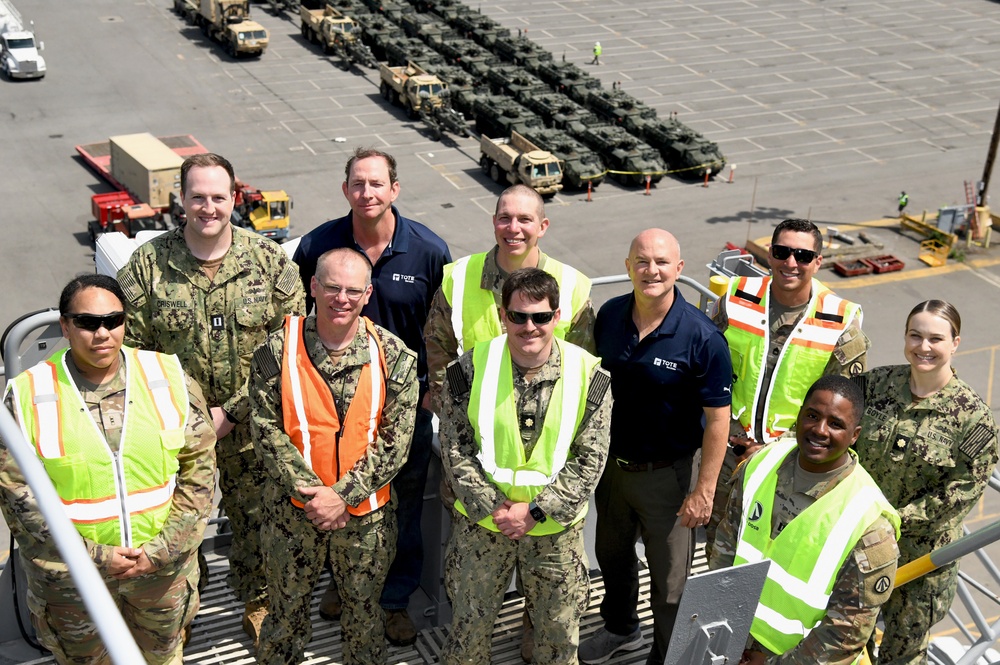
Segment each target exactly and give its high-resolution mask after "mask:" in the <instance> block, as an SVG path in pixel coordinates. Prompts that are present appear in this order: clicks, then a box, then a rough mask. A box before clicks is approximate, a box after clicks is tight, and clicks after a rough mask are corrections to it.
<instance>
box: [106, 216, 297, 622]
mask: <svg viewBox="0 0 1000 665" xmlns="http://www.w3.org/2000/svg"><path fill="white" fill-rule="evenodd" d="M118 281H119V283H121V285H122V288H123V289H124V290H125V295H126V297H127V298H128V301H129V302H127V303H126V309H127V311H128V316H129V318H128V322H127V324H126V328H125V342H126V343H127V344H131V345H133V346H136V347H139V348H142V349H151V350H154V351H161V352H164V353H175V354H177V356H178V357H179V358H180V359H181V365H182V366H183V367H184V370H185V371H186V372H188V373H189V374H190V375H191V376H192V377H193V378H194V379H195V380H196V381H197V382H198V383H199V385H201V387H202V389H203V390H204V391H205V397H206V399H207V400H208V405H209V406H210V407H215V406H221V407H222V408H223V409H224V410H225V411H226V413H227V414H229V415H230V417H231V419H232V420H234V421H236V426H235V427H234V428H233V431H232V432H231V433H230V434H229V435H228V436H226V437H224V438H223V439H222V440H221V441H219V447H218V458H219V489H220V490H221V492H222V502H221V504H220V505H221V508H222V509H223V510H224V511H225V513H226V515H228V516H229V523H230V525H231V526H232V530H233V542H232V547H231V549H230V554H229V563H230V574H229V580H228V581H229V584H230V586H232V587H233V589H234V590H235V591H236V594H237V596H238V597H239V598H240V599H241V600H243V601H246V602H254V601H261V600H263V599H264V598H265V597H266V593H267V592H266V587H265V581H264V571H263V560H262V558H261V555H260V519H261V516H260V507H259V502H260V494H259V490H260V485H261V483H262V481H263V472H262V470H261V468H260V464H259V462H258V460H257V458H256V455H255V453H254V450H253V441H252V440H251V438H250V427H249V425H248V424H247V421H248V419H249V417H250V409H249V404H248V403H247V400H246V388H245V383H246V380H247V374H248V371H249V368H250V357H251V355H252V354H253V352H254V349H256V348H257V347H258V346H259V345H260V344H261V343H262V342H263V341H264V340H265V338H266V336H267V334H268V333H269V332H271V331H272V330H276V329H278V328H279V327H280V326H281V323H282V321H283V320H284V317H285V315H287V314H303V313H304V310H305V296H304V294H303V291H302V283H301V282H300V281H299V273H298V268H296V267H295V264H294V263H293V262H292V261H291V260H289V259H288V256H287V255H286V254H285V252H284V250H282V249H281V247H280V246H279V245H278V244H277V243H275V242H274V241H272V240H268V239H267V238H264V237H262V236H260V235H258V234H256V233H253V232H251V231H246V230H244V229H240V228H237V227H235V226H234V227H233V244H232V247H230V249H229V252H228V253H227V254H226V256H225V258H224V260H223V262H222V265H221V266H220V267H219V271H218V273H217V274H216V275H215V278H214V279H213V280H211V281H210V280H209V279H208V277H206V276H205V274H204V272H203V271H202V268H201V265H200V264H199V263H198V260H197V259H195V258H194V256H192V255H191V252H190V251H189V250H188V248H187V244H186V243H185V242H184V234H183V230H182V229H175V230H174V231H170V232H168V233H165V234H164V235H162V236H159V237H157V238H155V239H153V240H151V241H150V242H147V243H145V244H143V245H141V246H140V247H139V248H138V249H137V250H136V251H135V253H134V254H133V255H132V257H131V258H130V259H129V262H128V264H127V265H126V266H125V267H124V268H122V269H121V271H119V273H118Z"/></svg>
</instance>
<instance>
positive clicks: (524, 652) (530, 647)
mask: <svg viewBox="0 0 1000 665" xmlns="http://www.w3.org/2000/svg"><path fill="white" fill-rule="evenodd" d="M521 626H522V627H523V628H524V632H523V633H522V634H521V660H523V661H524V662H526V663H530V662H531V659H532V658H534V656H535V625H534V624H533V623H531V615H530V614H528V610H525V611H524V615H523V616H522V617H521Z"/></svg>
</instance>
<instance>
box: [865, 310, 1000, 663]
mask: <svg viewBox="0 0 1000 665" xmlns="http://www.w3.org/2000/svg"><path fill="white" fill-rule="evenodd" d="M961 327H962V320H961V318H960V317H959V314H958V311H957V310H956V309H955V308H954V307H953V306H952V305H951V304H949V303H947V302H944V301H942V300H927V301H925V302H922V303H920V304H919V305H917V306H916V307H914V308H913V310H912V311H911V312H910V315H909V316H908V317H907V319H906V329H905V332H904V344H903V355H904V356H905V357H906V360H907V362H908V364H906V365H895V366H888V367H877V368H875V369H873V370H871V371H869V372H867V373H865V374H862V375H861V376H860V377H858V378H857V379H856V380H858V381H860V382H861V384H862V386H863V388H864V391H865V405H866V407H865V415H864V418H863V419H862V423H861V427H862V430H861V436H860V438H859V439H858V441H857V443H856V444H855V448H856V450H857V453H858V458H859V460H860V462H861V464H862V465H863V466H864V467H865V468H866V469H867V470H868V472H869V473H870V474H871V476H872V478H874V479H875V482H877V483H878V485H879V487H880V488H881V489H882V492H883V493H884V494H885V496H886V498H887V499H888V500H889V502H890V503H892V505H893V506H895V507H896V510H898V511H899V516H900V518H901V519H902V525H901V527H900V532H901V536H900V539H899V551H900V557H899V564H900V565H901V566H902V565H903V564H905V563H909V562H910V561H913V560H915V559H917V558H919V557H921V556H922V555H924V554H927V553H929V552H931V551H933V550H935V549H938V548H939V547H941V546H943V545H945V544H947V543H950V542H951V541H953V540H955V539H956V538H959V537H961V535H962V521H963V520H964V519H965V516H966V515H967V514H968V512H969V510H970V509H971V508H972V506H973V505H975V504H976V502H977V501H979V498H980V497H981V496H982V494H983V490H984V489H985V488H986V484H987V482H988V481H989V478H990V474H991V473H992V472H993V467H994V466H995V465H996V463H997V459H998V450H997V425H996V422H995V421H994V420H993V414H992V412H991V411H990V408H989V406H988V405H987V404H986V403H985V402H983V400H982V399H981V398H980V397H979V395H977V394H976V392H975V391H974V390H973V389H972V388H971V387H970V386H969V385H968V384H967V383H965V382H964V381H962V380H961V379H959V378H958V376H957V375H956V373H955V370H954V369H953V368H952V366H951V360H952V357H954V355H955V352H956V350H957V349H958V343H959V339H960V338H959V333H960V332H961ZM957 574H958V564H957V563H955V564H952V565H950V566H945V567H944V568H940V569H938V570H936V571H934V572H932V573H930V574H927V575H925V576H923V577H920V578H918V579H916V580H914V581H912V582H910V583H908V584H906V585H905V586H902V587H899V588H898V589H896V590H894V591H893V593H892V596H891V597H890V599H889V600H888V602H886V603H885V604H884V605H883V606H882V618H883V620H884V621H885V626H886V628H885V633H884V635H883V637H882V643H881V645H880V647H879V657H878V662H883V663H887V662H894V663H896V662H899V663H904V662H905V663H910V662H924V661H926V659H927V644H928V633H929V631H930V628H931V626H933V625H934V624H935V623H937V622H938V621H939V620H940V619H943V618H944V617H945V615H946V614H947V612H948V608H949V607H951V602H952V600H953V599H954V597H955V589H956V580H957ZM872 646H873V644H872V643H869V653H871V651H872V649H871V647H872Z"/></svg>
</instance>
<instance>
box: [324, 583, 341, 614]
mask: <svg viewBox="0 0 1000 665" xmlns="http://www.w3.org/2000/svg"><path fill="white" fill-rule="evenodd" d="M343 612H344V605H343V604H342V603H341V602H340V591H339V590H338V589H337V582H336V581H335V580H330V586H328V587H327V588H326V591H324V592H323V597H322V598H320V600H319V615H320V616H321V617H323V618H324V619H326V620H327V621H340V615H341V614H343Z"/></svg>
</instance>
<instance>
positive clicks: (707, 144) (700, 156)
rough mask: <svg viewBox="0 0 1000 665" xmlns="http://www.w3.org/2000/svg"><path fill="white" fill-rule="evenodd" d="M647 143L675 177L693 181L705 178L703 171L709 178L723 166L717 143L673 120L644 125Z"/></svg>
mask: <svg viewBox="0 0 1000 665" xmlns="http://www.w3.org/2000/svg"><path fill="white" fill-rule="evenodd" d="M643 136H644V137H645V139H646V141H648V142H649V144H650V145H652V146H653V147H654V148H656V149H657V150H659V151H660V154H661V155H662V156H663V158H664V159H665V160H666V161H667V164H668V165H669V166H670V170H671V171H672V172H674V174H675V175H677V176H679V177H681V178H684V179H687V180H696V179H699V178H701V177H703V176H704V174H705V169H706V168H707V169H709V171H710V172H711V174H712V175H715V174H716V173H719V172H720V171H721V170H722V168H723V167H724V166H725V165H726V158H725V157H723V156H722V151H721V150H719V146H718V144H717V143H715V142H713V141H709V140H708V139H706V138H705V137H704V136H702V135H701V134H700V133H698V132H696V131H694V130H693V129H691V128H690V127H688V126H687V125H685V124H684V123H682V122H681V121H679V120H677V119H676V118H669V119H667V120H657V121H656V122H651V123H649V124H647V125H646V127H645V132H644V133H643Z"/></svg>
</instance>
